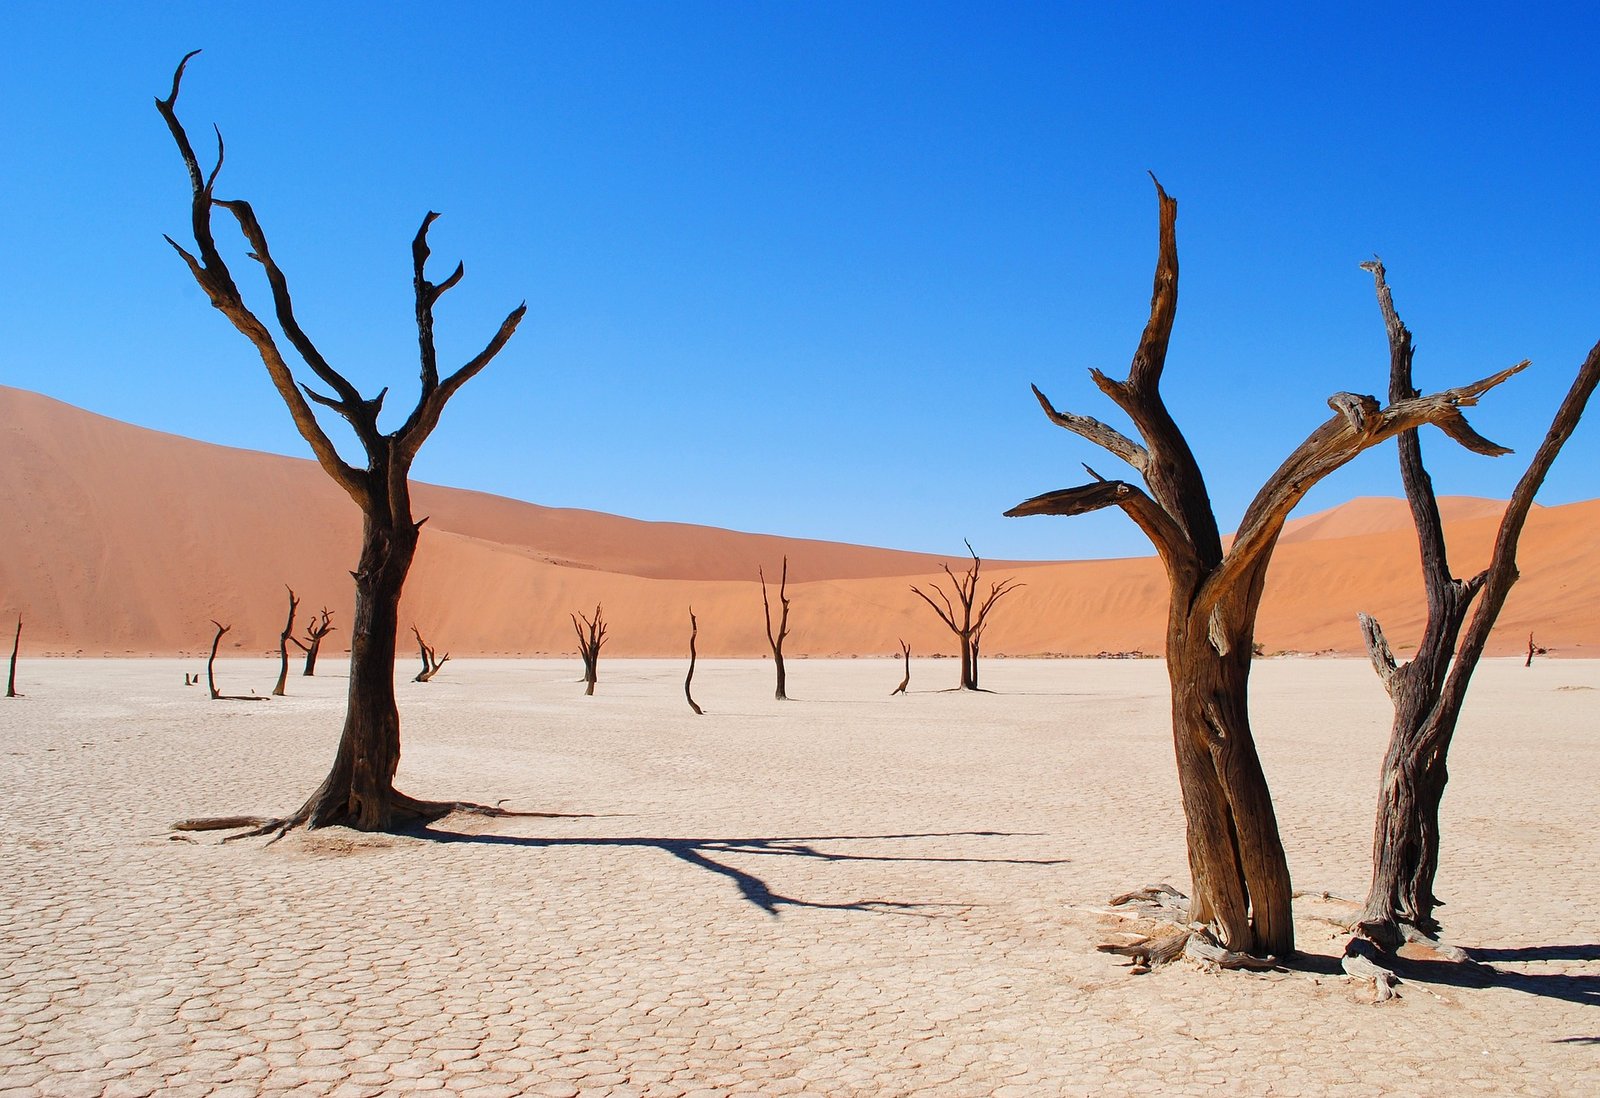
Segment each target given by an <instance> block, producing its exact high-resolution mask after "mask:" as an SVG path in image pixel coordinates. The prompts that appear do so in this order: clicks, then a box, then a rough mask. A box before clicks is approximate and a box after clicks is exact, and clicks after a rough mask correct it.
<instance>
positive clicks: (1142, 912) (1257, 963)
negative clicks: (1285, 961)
mask: <svg viewBox="0 0 1600 1098" xmlns="http://www.w3.org/2000/svg"><path fill="white" fill-rule="evenodd" d="M1111 906H1112V907H1122V908H1130V909H1131V914H1132V915H1133V916H1134V917H1138V918H1148V919H1155V920H1157V921H1160V922H1164V923H1171V924H1173V926H1175V927H1176V928H1177V929H1176V930H1174V931H1173V932H1171V933H1169V934H1163V935H1161V936H1159V937H1151V936H1149V935H1145V934H1119V935H1116V936H1115V937H1114V938H1111V939H1107V940H1106V941H1104V942H1101V943H1100V944H1099V945H1097V946H1096V947H1095V948H1096V949H1098V950H1099V951H1100V952H1101V953H1115V954H1118V955H1119V956H1123V957H1127V958H1129V959H1130V960H1131V962H1132V963H1131V964H1130V965H1129V968H1128V971H1129V972H1130V973H1131V974H1133V975H1142V974H1143V973H1146V972H1149V971H1150V970H1151V969H1152V968H1155V967H1156V966H1157V965H1165V964H1171V963H1172V962H1173V961H1176V960H1177V959H1178V958H1179V957H1185V958H1187V959H1188V960H1191V961H1194V962H1195V963H1196V964H1198V965H1200V966H1201V967H1203V968H1210V969H1246V970H1249V971H1252V972H1269V971H1272V970H1273V969H1276V968H1278V967H1279V966H1278V961H1277V958H1275V957H1256V956H1253V955H1251V954H1249V953H1238V952H1235V951H1233V950H1231V949H1227V948H1225V947H1224V946H1223V945H1222V943H1220V942H1218V941H1217V939H1216V937H1215V936H1213V935H1212V933H1211V931H1210V930H1209V929H1207V928H1206V927H1205V926H1203V925H1201V924H1199V923H1192V922H1190V921H1189V897H1187V896H1185V895H1184V894H1183V893H1182V892H1179V891H1178V890H1177V889H1176V888H1173V887H1172V886H1171V885H1169V884H1157V885H1146V886H1145V887H1144V888H1138V889H1135V890H1134V891H1132V892H1124V893H1123V894H1122V895H1120V896H1113V897H1112V898H1111ZM1119 914H1121V913H1120V912H1119Z"/></svg>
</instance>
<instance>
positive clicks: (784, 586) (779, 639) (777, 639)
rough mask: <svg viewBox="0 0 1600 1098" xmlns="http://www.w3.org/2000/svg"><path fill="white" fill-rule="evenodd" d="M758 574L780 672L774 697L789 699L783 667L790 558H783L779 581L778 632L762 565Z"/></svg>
mask: <svg viewBox="0 0 1600 1098" xmlns="http://www.w3.org/2000/svg"><path fill="white" fill-rule="evenodd" d="M756 576H757V577H759V578H760V580H761V609H762V610H763V611H764V612H765V613H766V616H767V645H768V647H770V648H771V649H772V663H773V666H774V667H775V668H777V673H778V688H777V690H775V691H774V692H773V697H775V698H777V699H778V700H779V701H788V700H789V691H788V683H789V679H788V676H787V675H786V674H785V673H784V669H783V639H784V638H785V637H787V636H788V635H789V558H788V557H784V558H783V576H782V578H781V579H779V581H778V602H779V603H780V604H781V606H782V610H781V612H780V613H779V615H778V629H777V632H773V629H772V604H771V603H770V602H768V601H767V577H766V576H765V575H764V574H763V573H762V571H761V569H760V567H757V568H756Z"/></svg>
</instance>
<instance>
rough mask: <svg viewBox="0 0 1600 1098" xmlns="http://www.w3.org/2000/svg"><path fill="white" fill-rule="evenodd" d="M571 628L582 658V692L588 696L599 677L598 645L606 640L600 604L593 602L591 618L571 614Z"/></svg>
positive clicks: (592, 691)
mask: <svg viewBox="0 0 1600 1098" xmlns="http://www.w3.org/2000/svg"><path fill="white" fill-rule="evenodd" d="M580 619H581V621H582V624H580V623H579V622H580ZM572 628H573V631H574V632H576V633H577V634H578V655H579V656H581V657H582V658H583V681H584V683H585V686H584V691H583V693H584V696H585V697H588V696H590V695H592V694H593V693H594V686H595V683H596V682H598V681H599V679H600V675H599V672H600V646H601V645H602V644H604V643H605V642H606V623H605V620H604V619H603V618H602V617H601V616H600V604H599V603H595V606H594V617H593V618H589V617H585V616H584V615H583V614H573V615H572Z"/></svg>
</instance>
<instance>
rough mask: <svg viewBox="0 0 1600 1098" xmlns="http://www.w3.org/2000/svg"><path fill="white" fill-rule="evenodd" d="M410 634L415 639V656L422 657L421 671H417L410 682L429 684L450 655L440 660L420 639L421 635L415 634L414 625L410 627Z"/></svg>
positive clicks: (431, 648)
mask: <svg viewBox="0 0 1600 1098" xmlns="http://www.w3.org/2000/svg"><path fill="white" fill-rule="evenodd" d="M411 632H412V633H413V634H414V635H415V636H416V638H417V654H418V655H420V656H421V657H422V670H421V671H418V672H417V674H416V677H415V678H413V679H412V680H411V681H412V682H429V681H431V680H432V679H433V677H434V676H435V675H437V674H438V673H439V668H441V667H443V666H444V664H445V660H448V659H449V658H450V653H448V652H446V653H445V654H444V656H443V658H440V657H439V656H438V655H436V654H435V652H434V650H433V646H432V645H430V644H429V643H428V642H427V641H425V640H423V639H422V634H421V633H418V632H417V627H416V626H415V625H413V626H412V627H411Z"/></svg>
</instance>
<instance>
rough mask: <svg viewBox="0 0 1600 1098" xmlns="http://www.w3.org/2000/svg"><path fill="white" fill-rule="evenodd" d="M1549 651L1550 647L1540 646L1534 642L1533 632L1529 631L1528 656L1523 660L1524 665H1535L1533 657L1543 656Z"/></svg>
mask: <svg viewBox="0 0 1600 1098" xmlns="http://www.w3.org/2000/svg"><path fill="white" fill-rule="evenodd" d="M1548 651H1550V649H1548V648H1540V647H1539V646H1538V645H1537V644H1535V643H1533V634H1532V633H1529V634H1528V658H1527V659H1525V660H1523V661H1522V666H1524V667H1532V666H1533V657H1535V656H1542V655H1544V654H1545V653H1546V652H1548Z"/></svg>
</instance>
